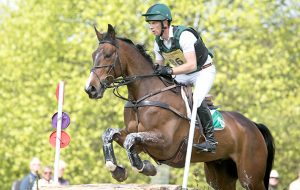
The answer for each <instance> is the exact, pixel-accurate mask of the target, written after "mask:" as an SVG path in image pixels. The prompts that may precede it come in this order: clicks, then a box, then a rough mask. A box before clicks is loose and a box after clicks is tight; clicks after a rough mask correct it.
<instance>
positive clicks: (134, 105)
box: [125, 100, 190, 120]
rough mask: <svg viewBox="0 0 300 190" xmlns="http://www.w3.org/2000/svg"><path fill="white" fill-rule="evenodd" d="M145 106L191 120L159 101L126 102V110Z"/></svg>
mask: <svg viewBox="0 0 300 190" xmlns="http://www.w3.org/2000/svg"><path fill="white" fill-rule="evenodd" d="M145 106H155V107H160V108H163V109H167V110H170V111H171V112H173V113H174V114H176V115H177V116H179V117H181V118H183V119H186V120H190V119H189V118H187V117H186V116H185V115H184V114H182V113H181V112H179V111H178V110H176V109H175V108H173V107H172V106H170V105H169V104H166V103H163V102H159V101H150V100H143V101H141V102H137V103H133V102H126V104H125V108H134V109H137V108H139V107H145Z"/></svg>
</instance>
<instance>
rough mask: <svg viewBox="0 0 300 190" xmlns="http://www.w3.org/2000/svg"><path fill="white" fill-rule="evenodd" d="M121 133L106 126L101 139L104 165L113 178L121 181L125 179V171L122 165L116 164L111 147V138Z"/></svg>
mask: <svg viewBox="0 0 300 190" xmlns="http://www.w3.org/2000/svg"><path fill="white" fill-rule="evenodd" d="M120 135H121V133H120V131H119V130H117V129H112V128H108V129H106V130H105V132H104V133H103V135H102V141H103V154H104V158H105V165H106V167H107V168H108V170H109V171H110V172H111V174H112V176H113V178H115V179H116V180H117V181H119V182H122V181H125V180H126V179H127V172H126V170H125V168H124V167H122V166H118V164H117V160H116V157H115V153H114V149H113V144H112V142H113V140H114V139H115V138H118V137H119V136H120Z"/></svg>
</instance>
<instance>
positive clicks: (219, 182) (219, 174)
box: [204, 159, 238, 190]
mask: <svg viewBox="0 0 300 190" xmlns="http://www.w3.org/2000/svg"><path fill="white" fill-rule="evenodd" d="M204 169H205V176H206V181H207V183H208V184H209V185H210V186H211V187H213V188H214V189H215V190H235V189H236V181H237V179H238V177H237V171H236V166H235V163H234V162H233V161H232V160H231V159H228V160H220V161H212V162H206V163H204Z"/></svg>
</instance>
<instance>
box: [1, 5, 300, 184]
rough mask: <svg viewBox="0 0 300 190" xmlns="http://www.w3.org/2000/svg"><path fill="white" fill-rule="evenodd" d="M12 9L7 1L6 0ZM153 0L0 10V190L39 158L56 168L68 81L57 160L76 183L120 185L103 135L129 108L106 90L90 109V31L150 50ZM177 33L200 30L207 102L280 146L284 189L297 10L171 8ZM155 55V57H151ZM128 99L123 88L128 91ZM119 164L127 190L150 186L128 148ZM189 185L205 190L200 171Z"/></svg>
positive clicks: (175, 179) (176, 177) (291, 167)
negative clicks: (64, 140)
mask: <svg viewBox="0 0 300 190" xmlns="http://www.w3.org/2000/svg"><path fill="white" fill-rule="evenodd" d="M7 2H8V1H7ZM155 2H156V1H154V0H149V1H146V3H145V2H144V1H141V0H140V1H136V0H127V1H126V3H124V2H123V1H120V0H115V1H110V2H108V1H104V0H97V1H96V0H91V1H79V0H73V1H59V0H52V1H45V0H22V1H21V0H19V1H10V3H9V4H7V5H8V6H7V5H6V4H2V5H1V8H0V13H1V16H0V67H1V71H2V73H1V75H0V81H1V82H0V86H1V88H0V97H1V98H0V116H1V117H0V137H1V138H0V139H1V140H0V157H1V158H2V161H1V162H0V176H2V177H1V179H0V186H1V188H3V189H8V188H9V187H10V185H11V183H12V181H13V180H15V179H17V178H21V177H23V176H24V175H25V174H26V173H27V172H29V169H28V163H29V161H30V159H31V158H32V157H33V156H38V157H40V158H41V160H42V161H43V164H44V165H51V164H52V163H53V161H54V160H53V159H54V154H55V152H54V149H52V148H51V146H50V144H49V142H48V137H49V135H50V133H51V132H52V128H51V126H50V122H51V116H52V115H53V114H54V113H55V112H56V110H57V102H56V100H55V89H56V85H57V83H58V81H59V80H64V81H66V92H65V105H64V111H66V112H68V113H69V115H70V117H71V125H70V127H69V128H68V129H67V130H66V131H67V132H68V133H69V134H70V135H71V143H70V145H69V146H68V147H67V148H65V149H62V151H61V157H62V158H63V159H64V160H65V161H66V162H67V163H68V168H67V170H66V176H67V178H69V179H70V181H71V183H72V184H79V183H109V182H110V183H116V181H115V180H114V179H113V178H112V177H111V176H110V174H109V173H108V172H107V170H106V169H105V168H104V162H103V155H102V150H101V149H102V148H101V141H100V139H99V138H100V136H101V135H102V133H103V131H104V130H105V129H106V128H108V127H115V128H122V127H124V124H123V116H122V115H123V105H124V102H123V101H121V100H119V99H117V98H116V97H114V96H113V94H112V92H111V91H107V92H106V93H105V96H104V98H103V99H102V100H99V101H92V100H90V99H88V97H87V95H86V94H85V93H84V90H83V88H84V84H85V81H86V79H87V77H88V75H89V69H90V67H91V54H92V51H93V50H94V49H95V48H96V47H97V40H96V36H95V34H94V31H93V27H92V25H93V24H97V26H98V28H99V29H100V30H101V31H105V30H106V28H107V24H108V23H111V24H112V25H114V26H116V30H117V33H118V35H119V36H121V37H127V38H130V39H132V40H133V41H134V42H136V43H144V44H146V47H147V48H148V49H149V50H151V48H152V45H153V39H154V36H152V35H151V33H150V32H149V30H148V25H147V23H146V22H144V18H143V17H142V16H141V14H142V13H144V12H146V10H147V8H148V7H149V6H150V5H152V4H153V3H155ZM162 2H164V3H166V4H168V5H170V7H171V11H172V14H173V20H174V21H173V24H175V25H176V24H182V25H189V26H194V27H195V28H196V29H197V30H198V31H199V32H201V35H202V37H203V39H204V41H205V42H206V44H207V45H208V47H210V48H211V49H213V51H214V53H215V63H216V66H217V70H218V74H217V78H216V81H215V85H214V87H213V89H212V91H211V94H215V95H216V104H221V105H222V109H225V110H236V111H239V112H241V113H243V114H245V115H246V116H247V117H249V118H251V119H252V120H254V121H257V122H262V123H264V124H266V125H267V126H268V127H269V128H270V130H271V132H272V134H273V136H274V138H275V139H276V159H275V168H276V169H278V171H279V173H280V174H281V176H282V180H281V183H282V184H281V186H282V187H285V186H287V185H288V183H289V182H290V181H291V180H293V179H294V178H295V177H296V168H297V167H299V161H300V155H299V151H300V150H299V146H298V145H297V142H298V140H299V136H300V130H299V127H300V120H299V118H300V95H299V90H300V89H299V86H300V85H299V81H300V74H299V73H300V72H299V71H298V69H299V68H300V67H299V66H300V64H299V52H300V43H299V33H300V28H299V26H300V19H299V17H300V8H299V7H300V6H299V3H298V2H297V1H295V0H290V1H247V2H245V1H241V0H237V1H216V0H213V1H204V0H197V1H191V2H185V1H176V0H165V1H162ZM150 52H151V51H150ZM123 93H124V94H125V93H126V92H125V89H124V91H123ZM115 151H116V155H117V157H118V160H119V161H120V162H121V164H123V165H124V166H125V167H126V168H127V169H128V172H129V179H128V180H127V181H126V183H149V181H150V179H149V178H148V177H144V176H143V175H136V174H135V173H134V171H132V170H131V169H130V164H129V161H128V160H127V157H126V154H125V151H124V149H122V148H121V147H119V146H117V145H116V146H115ZM182 176H183V170H182V169H171V179H170V182H171V183H176V184H181V182H182ZM190 176H191V177H190V181H189V186H192V187H200V188H201V187H203V186H205V178H204V172H203V166H202V164H201V163H199V164H194V165H192V167H191V169H190Z"/></svg>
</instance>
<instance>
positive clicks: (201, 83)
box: [193, 65, 216, 152]
mask: <svg viewBox="0 0 300 190" xmlns="http://www.w3.org/2000/svg"><path fill="white" fill-rule="evenodd" d="M215 75H216V69H215V66H214V65H212V66H210V67H207V68H205V69H203V70H201V71H200V72H199V74H198V75H197V79H196V83H195V90H194V97H193V99H194V106H197V107H198V110H197V113H198V114H199V117H200V120H201V123H202V126H203V131H204V135H205V137H206V141H205V142H204V143H202V144H195V145H194V147H196V148H198V149H200V150H201V151H209V152H211V151H214V150H215V148H216V145H215V140H214V128H213V124H212V118H211V114H210V111H209V109H208V107H207V104H206V102H204V101H203V100H204V98H205V96H206V95H207V94H208V92H209V90H210V88H211V87H212V84H213V82H214V79H215Z"/></svg>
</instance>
